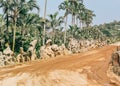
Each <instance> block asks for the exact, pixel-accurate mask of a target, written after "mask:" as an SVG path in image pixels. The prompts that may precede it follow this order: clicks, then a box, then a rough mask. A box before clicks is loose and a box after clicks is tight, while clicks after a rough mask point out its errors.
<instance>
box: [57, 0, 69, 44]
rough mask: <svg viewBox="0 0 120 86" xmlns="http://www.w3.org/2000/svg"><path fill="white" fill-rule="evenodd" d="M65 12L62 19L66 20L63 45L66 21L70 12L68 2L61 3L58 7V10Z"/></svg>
mask: <svg viewBox="0 0 120 86" xmlns="http://www.w3.org/2000/svg"><path fill="white" fill-rule="evenodd" d="M61 9H62V10H65V14H64V18H66V20H65V29H64V44H65V43H66V29H67V20H68V14H69V10H70V4H69V2H68V0H66V1H64V2H62V3H61V4H60V5H59V10H61Z"/></svg>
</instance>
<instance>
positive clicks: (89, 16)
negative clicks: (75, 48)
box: [59, 0, 95, 43]
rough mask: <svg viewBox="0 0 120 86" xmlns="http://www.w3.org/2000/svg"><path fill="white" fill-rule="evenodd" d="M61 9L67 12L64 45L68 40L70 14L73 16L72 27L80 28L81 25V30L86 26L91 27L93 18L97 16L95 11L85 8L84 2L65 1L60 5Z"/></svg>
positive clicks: (77, 0)
mask: <svg viewBox="0 0 120 86" xmlns="http://www.w3.org/2000/svg"><path fill="white" fill-rule="evenodd" d="M59 9H60V10H61V9H62V10H65V13H64V18H66V21H65V35H64V36H65V37H64V43H65V40H66V28H67V20H68V15H69V14H70V15H71V16H72V22H71V25H72V26H74V25H77V26H78V24H79V26H80V28H82V27H84V26H85V25H86V26H87V27H89V25H90V24H91V23H92V20H93V17H94V16H95V14H94V13H93V11H91V10H89V9H87V8H86V7H85V5H84V4H83V0H65V1H64V2H62V3H61V4H60V5H59Z"/></svg>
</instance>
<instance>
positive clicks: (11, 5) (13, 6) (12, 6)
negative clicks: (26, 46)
mask: <svg viewBox="0 0 120 86" xmlns="http://www.w3.org/2000/svg"><path fill="white" fill-rule="evenodd" d="M1 2H2V3H1V4H0V7H3V10H4V13H5V14H6V15H7V24H8V20H10V19H11V20H10V21H11V22H12V23H13V24H14V26H13V44H12V50H13V51H14V48H15V38H16V25H17V24H16V23H17V19H18V17H19V16H20V14H27V13H28V12H29V11H30V10H33V9H34V8H37V9H39V8H38V6H37V4H36V1H35V0H29V1H25V0H21V1H20V0H14V1H12V0H1ZM9 18H10V19H9Z"/></svg>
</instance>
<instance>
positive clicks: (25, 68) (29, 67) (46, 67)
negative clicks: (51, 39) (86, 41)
mask: <svg viewBox="0 0 120 86" xmlns="http://www.w3.org/2000/svg"><path fill="white" fill-rule="evenodd" d="M115 49H116V46H105V47H102V48H96V49H92V50H89V51H87V52H84V53H80V54H74V55H68V56H59V57H56V58H51V59H47V60H39V61H34V62H29V63H25V64H18V65H16V66H9V67H5V68H0V80H2V79H4V78H6V77H13V76H16V75H18V74H22V73H29V74H36V75H38V76H39V75H45V76H47V75H48V73H50V72H52V71H56V70H57V71H59V70H66V71H77V72H79V73H81V74H87V79H88V80H91V81H93V80H95V82H96V83H98V84H100V85H101V86H115V85H112V84H111V83H110V80H109V78H108V77H107V69H108V64H109V62H110V58H111V54H112V52H113V51H115ZM4 86H5V85H4ZM16 86H17V85H16ZM21 86H24V85H21ZM34 86H37V85H34ZM41 86H45V85H41ZM46 86H64V85H46ZM66 86H68V85H66ZM70 86H72V85H70ZM74 86H80V85H74ZM81 86H82V85H81ZM87 86H88V85H87ZM91 86H92V85H91ZM94 86H98V85H94Z"/></svg>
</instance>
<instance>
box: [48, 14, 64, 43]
mask: <svg viewBox="0 0 120 86" xmlns="http://www.w3.org/2000/svg"><path fill="white" fill-rule="evenodd" d="M57 16H58V12H56V13H54V14H50V15H49V22H50V28H51V29H52V41H53V43H54V42H55V40H54V39H55V31H56V29H60V26H61V24H62V23H63V18H62V17H58V18H57Z"/></svg>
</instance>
